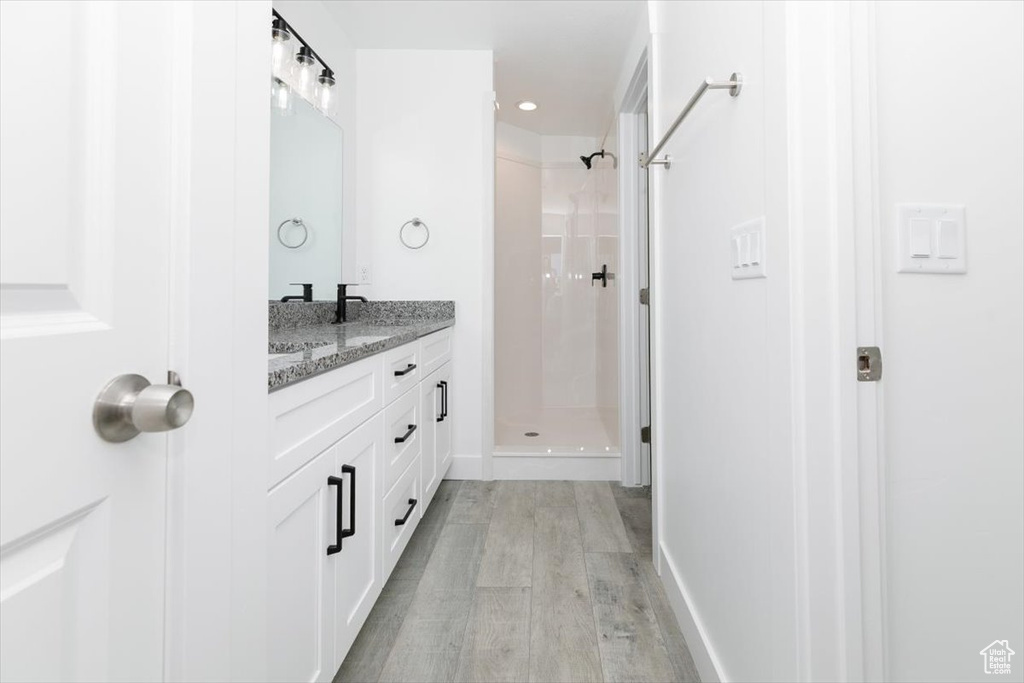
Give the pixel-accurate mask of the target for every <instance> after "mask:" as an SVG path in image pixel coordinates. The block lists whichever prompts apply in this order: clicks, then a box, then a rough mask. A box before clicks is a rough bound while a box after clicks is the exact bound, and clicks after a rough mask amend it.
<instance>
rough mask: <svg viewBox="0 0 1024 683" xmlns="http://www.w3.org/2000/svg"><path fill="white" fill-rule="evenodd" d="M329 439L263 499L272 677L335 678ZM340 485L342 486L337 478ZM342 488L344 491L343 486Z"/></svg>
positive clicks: (333, 450)
mask: <svg viewBox="0 0 1024 683" xmlns="http://www.w3.org/2000/svg"><path fill="white" fill-rule="evenodd" d="M337 448H338V445H337V444H335V445H333V446H331V447H330V448H328V449H327V450H326V451H324V452H323V453H321V454H320V455H318V456H316V458H315V459H314V460H313V461H312V462H311V463H309V464H307V465H305V466H303V468H302V469H300V470H299V471H298V472H296V473H295V474H293V475H292V476H290V477H289V478H287V479H285V480H284V481H283V482H281V483H280V484H278V485H277V486H275V487H274V489H273V490H272V491H271V492H270V494H269V497H268V505H269V508H270V519H269V523H270V527H269V533H268V577H267V584H268V585H267V595H268V596H269V599H270V602H269V604H268V605H267V617H268V628H267V631H268V633H267V643H268V649H269V651H268V652H267V657H268V660H269V661H268V666H269V674H268V677H269V679H270V680H271V681H307V682H313V681H329V680H331V679H332V678H333V677H334V673H335V671H334V645H333V643H334V633H333V631H332V625H333V621H332V620H331V605H332V604H333V603H334V575H333V573H332V572H331V570H330V567H329V565H328V555H327V549H328V546H330V545H331V544H333V543H335V531H336V525H335V513H336V505H335V502H336V498H335V495H334V494H332V493H331V491H330V489H332V488H336V486H332V485H331V483H330V481H329V478H330V477H333V476H334V469H335V457H336V451H337ZM339 485H342V484H339ZM346 493H347V492H346Z"/></svg>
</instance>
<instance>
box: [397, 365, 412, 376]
mask: <svg viewBox="0 0 1024 683" xmlns="http://www.w3.org/2000/svg"><path fill="white" fill-rule="evenodd" d="M415 369H416V364H415V363H409V364H408V365H406V366H405V370H395V377H402V376H404V375H408V374H409V373H410V372H412V371H413V370H415Z"/></svg>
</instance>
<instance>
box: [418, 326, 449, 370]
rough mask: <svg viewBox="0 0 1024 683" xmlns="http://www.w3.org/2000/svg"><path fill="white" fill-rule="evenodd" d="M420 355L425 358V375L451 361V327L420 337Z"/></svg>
mask: <svg viewBox="0 0 1024 683" xmlns="http://www.w3.org/2000/svg"><path fill="white" fill-rule="evenodd" d="M420 357H421V359H422V360H423V375H424V376H426V375H429V374H430V373H432V372H433V371H434V370H437V369H438V368H439V367H441V366H442V365H444V364H445V363H447V362H448V361H450V360H451V359H452V330H451V328H446V329H443V330H441V331H439V332H434V333H433V334H428V335H427V336H426V337H422V338H420Z"/></svg>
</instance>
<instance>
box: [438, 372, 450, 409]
mask: <svg viewBox="0 0 1024 683" xmlns="http://www.w3.org/2000/svg"><path fill="white" fill-rule="evenodd" d="M439 384H440V385H441V414H442V415H443V416H444V417H448V382H446V381H444V380H441V381H440V382H439Z"/></svg>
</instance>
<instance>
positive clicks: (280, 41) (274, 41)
mask: <svg viewBox="0 0 1024 683" xmlns="http://www.w3.org/2000/svg"><path fill="white" fill-rule="evenodd" d="M270 40H271V63H270V72H271V73H272V74H273V75H274V76H276V77H280V76H282V75H284V74H286V73H288V69H289V67H290V66H291V61H292V32H291V31H289V30H288V24H286V23H284V19H281V18H280V17H275V18H274V21H273V23H272V24H271V29H270Z"/></svg>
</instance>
